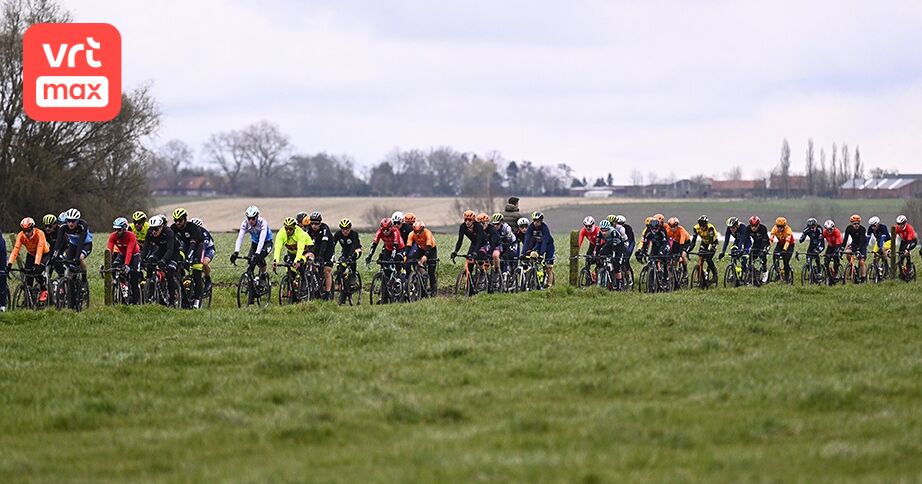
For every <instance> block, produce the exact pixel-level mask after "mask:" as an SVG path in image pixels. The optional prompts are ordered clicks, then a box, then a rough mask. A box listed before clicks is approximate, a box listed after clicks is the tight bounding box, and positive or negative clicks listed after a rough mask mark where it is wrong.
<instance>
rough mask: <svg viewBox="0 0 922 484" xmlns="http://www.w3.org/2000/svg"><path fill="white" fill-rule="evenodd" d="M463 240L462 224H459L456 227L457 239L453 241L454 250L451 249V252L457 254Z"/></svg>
mask: <svg viewBox="0 0 922 484" xmlns="http://www.w3.org/2000/svg"><path fill="white" fill-rule="evenodd" d="M463 242H464V224H461V226H460V227H458V241H457V242H455V250H453V251H452V252H454V253H456V254H457V253H458V251H459V250H461V244H462V243H463Z"/></svg>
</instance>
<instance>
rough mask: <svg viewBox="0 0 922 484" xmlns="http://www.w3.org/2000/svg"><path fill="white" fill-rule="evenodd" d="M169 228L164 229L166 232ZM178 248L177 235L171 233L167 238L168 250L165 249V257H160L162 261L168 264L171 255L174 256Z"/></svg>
mask: <svg viewBox="0 0 922 484" xmlns="http://www.w3.org/2000/svg"><path fill="white" fill-rule="evenodd" d="M167 230H169V229H163V232H164V233H165V232H166V231H167ZM175 250H176V235H175V234H170V237H167V238H166V250H165V251H163V257H161V258H160V262H163V263H164V264H166V263H167V262H168V261H169V258H170V257H173V251H175Z"/></svg>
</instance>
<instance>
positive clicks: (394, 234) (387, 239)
mask: <svg viewBox="0 0 922 484" xmlns="http://www.w3.org/2000/svg"><path fill="white" fill-rule="evenodd" d="M379 241H380V242H384V249H385V250H394V249H395V248H396V249H397V250H400V249H403V248H404V244H403V237H402V236H401V235H400V230H398V229H397V227H391V228H389V229H378V231H377V232H375V237H374V238H373V239H371V245H378V242H379Z"/></svg>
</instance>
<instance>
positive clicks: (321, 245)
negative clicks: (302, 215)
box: [304, 222, 336, 262]
mask: <svg viewBox="0 0 922 484" xmlns="http://www.w3.org/2000/svg"><path fill="white" fill-rule="evenodd" d="M304 232H305V233H307V235H310V236H311V239H313V240H314V242H313V244H311V245H313V246H314V248H313V252H314V255H316V256H317V257H319V258H320V259H321V260H322V261H324V262H329V261H331V260H333V252H335V251H336V247H335V246H333V234H332V233H331V232H330V227H329V226H328V225H327V224H325V223H323V222H321V223H320V225H319V226H318V227H317V228H316V229H315V228H314V226H313V225H309V226H308V228H307V229H305V230H304Z"/></svg>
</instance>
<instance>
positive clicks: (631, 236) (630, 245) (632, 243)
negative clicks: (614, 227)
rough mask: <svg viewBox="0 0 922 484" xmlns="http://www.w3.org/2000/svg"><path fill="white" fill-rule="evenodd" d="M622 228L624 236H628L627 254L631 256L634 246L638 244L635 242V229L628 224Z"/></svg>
mask: <svg viewBox="0 0 922 484" xmlns="http://www.w3.org/2000/svg"><path fill="white" fill-rule="evenodd" d="M621 227H624V234H625V235H626V236H627V253H628V255H630V254H631V253H632V252H634V246H635V244H636V243H637V242H636V241H635V240H634V229H633V228H632V227H631V226H630V225H628V224H624V225H622V226H621Z"/></svg>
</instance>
